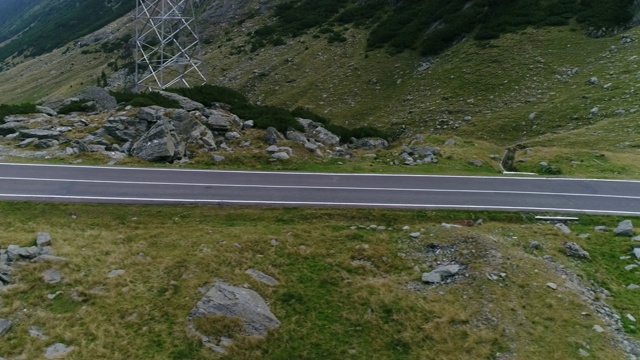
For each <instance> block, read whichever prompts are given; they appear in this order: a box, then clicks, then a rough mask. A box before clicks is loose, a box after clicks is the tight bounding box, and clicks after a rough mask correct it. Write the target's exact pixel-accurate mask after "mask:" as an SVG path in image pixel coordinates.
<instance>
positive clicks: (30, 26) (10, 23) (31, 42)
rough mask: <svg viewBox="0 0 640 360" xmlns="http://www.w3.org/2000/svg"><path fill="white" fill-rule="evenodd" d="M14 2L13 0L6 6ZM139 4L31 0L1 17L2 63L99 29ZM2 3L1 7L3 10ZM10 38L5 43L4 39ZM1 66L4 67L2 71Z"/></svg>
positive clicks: (0, 57)
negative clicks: (40, 0) (34, 0)
mask: <svg viewBox="0 0 640 360" xmlns="http://www.w3.org/2000/svg"><path fill="white" fill-rule="evenodd" d="M9 5H11V2H9V3H7V4H5V5H4V6H7V7H8V6H9ZM134 8H135V2H133V1H103V0H85V1H81V2H76V1H69V0H58V1H46V2H33V1H32V2H31V3H30V4H24V5H23V7H17V8H15V11H12V12H7V13H6V15H4V16H6V17H7V18H4V19H3V18H2V17H0V24H2V25H1V26H0V43H1V45H0V63H3V62H4V63H3V65H4V67H5V68H6V67H8V66H9V63H7V62H5V60H6V59H7V58H9V57H11V56H15V57H21V56H24V57H34V56H38V55H42V54H44V53H47V52H49V51H52V50H54V49H57V48H60V47H62V46H64V45H65V44H67V43H68V42H70V41H72V40H76V39H78V38H80V37H82V36H84V35H87V34H89V33H91V32H93V31H96V30H98V29H100V28H102V27H103V26H105V25H107V24H109V23H111V22H113V21H114V20H116V19H118V18H120V17H121V16H123V15H124V14H126V13H127V12H129V11H131V10H132V9H134ZM1 10H2V7H0V12H1ZM8 39H9V40H8ZM5 40H8V41H6V42H4V43H2V42H3V41H5ZM2 68H3V67H2V66H0V71H2Z"/></svg>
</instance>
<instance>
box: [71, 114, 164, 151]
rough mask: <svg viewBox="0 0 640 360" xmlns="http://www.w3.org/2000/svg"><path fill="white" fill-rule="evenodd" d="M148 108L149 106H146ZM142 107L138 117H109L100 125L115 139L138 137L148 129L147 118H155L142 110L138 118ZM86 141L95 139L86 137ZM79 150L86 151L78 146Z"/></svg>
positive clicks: (126, 139)
mask: <svg viewBox="0 0 640 360" xmlns="http://www.w3.org/2000/svg"><path fill="white" fill-rule="evenodd" d="M146 109H149V108H146ZM141 111H142V109H140V111H139V112H138V117H136V118H129V117H126V116H118V117H110V118H108V119H107V121H106V123H105V124H104V126H103V127H102V128H103V129H104V131H105V132H106V134H107V135H109V136H111V137H112V138H114V139H116V140H117V141H122V142H127V141H132V140H136V139H139V138H140V136H142V134H144V133H145V132H146V131H147V130H149V122H155V120H154V121H149V120H148V119H155V117H154V116H155V115H153V116H152V115H150V113H149V112H146V111H145V112H143V113H142V117H143V118H140V114H141ZM86 140H87V141H88V142H91V141H95V140H96V139H86ZM78 149H79V150H80V151H83V152H84V151H87V150H86V149H82V148H78Z"/></svg>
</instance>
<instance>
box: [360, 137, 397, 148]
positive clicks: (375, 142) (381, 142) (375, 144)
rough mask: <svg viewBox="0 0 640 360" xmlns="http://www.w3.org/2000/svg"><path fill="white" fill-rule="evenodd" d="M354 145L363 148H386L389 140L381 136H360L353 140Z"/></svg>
mask: <svg viewBox="0 0 640 360" xmlns="http://www.w3.org/2000/svg"><path fill="white" fill-rule="evenodd" d="M354 147H355V148H356V149H363V150H378V149H388V148H389V142H388V141H387V140H385V139H382V138H362V139H357V140H356V141H355V144H354Z"/></svg>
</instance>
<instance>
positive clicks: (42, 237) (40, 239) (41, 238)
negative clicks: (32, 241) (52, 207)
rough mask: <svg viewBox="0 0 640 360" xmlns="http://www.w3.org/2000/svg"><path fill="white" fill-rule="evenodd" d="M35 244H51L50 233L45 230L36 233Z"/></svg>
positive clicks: (43, 245) (40, 245)
mask: <svg viewBox="0 0 640 360" xmlns="http://www.w3.org/2000/svg"><path fill="white" fill-rule="evenodd" d="M36 246H37V247H39V248H43V247H45V246H51V235H49V233H46V232H39V233H37V234H36Z"/></svg>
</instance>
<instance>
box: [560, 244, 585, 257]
mask: <svg viewBox="0 0 640 360" xmlns="http://www.w3.org/2000/svg"><path fill="white" fill-rule="evenodd" d="M562 245H564V247H565V249H566V250H567V256H571V257H577V258H580V259H591V256H590V255H589V253H588V252H586V251H585V250H584V249H583V248H582V247H580V245H578V244H576V243H575V242H573V241H565V242H564V243H563V244H562Z"/></svg>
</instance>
